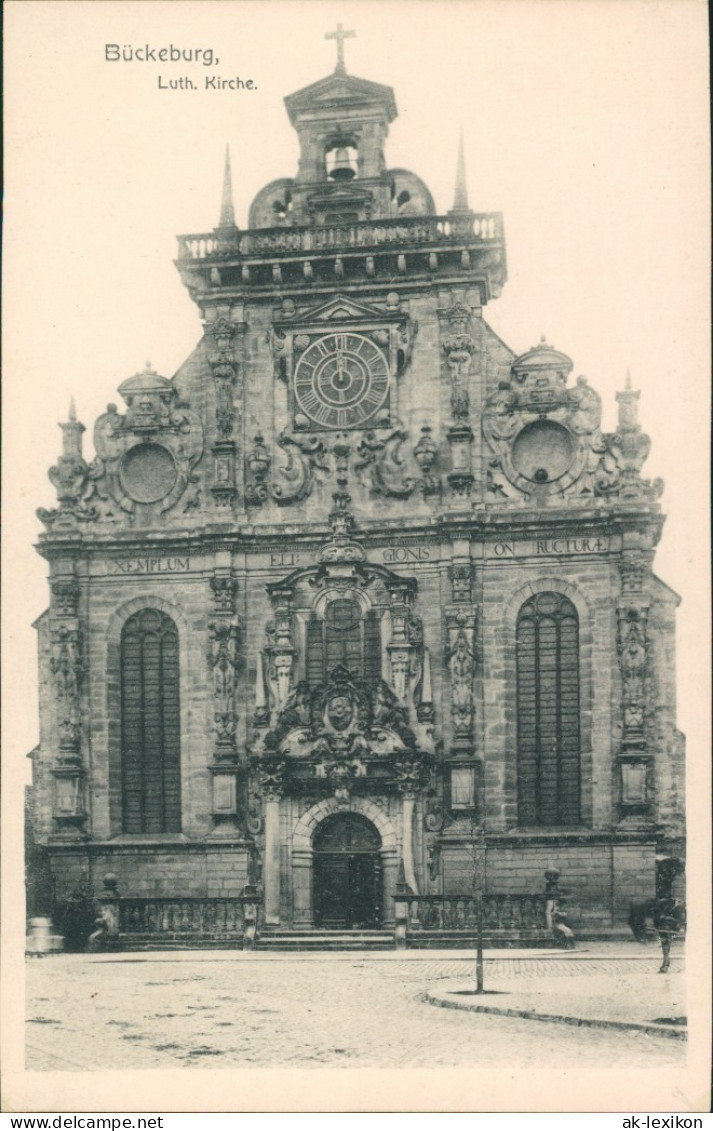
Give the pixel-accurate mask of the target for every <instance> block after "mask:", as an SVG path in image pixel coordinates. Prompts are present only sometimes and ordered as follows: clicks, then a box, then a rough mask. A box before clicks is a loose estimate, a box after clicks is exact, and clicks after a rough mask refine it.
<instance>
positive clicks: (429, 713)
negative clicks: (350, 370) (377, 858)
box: [254, 437, 433, 753]
mask: <svg viewBox="0 0 713 1131" xmlns="http://www.w3.org/2000/svg"><path fill="white" fill-rule="evenodd" d="M334 450H335V455H336V457H337V461H338V463H337V466H338V473H337V479H338V484H339V487H340V489H339V490H338V491H336V492H335V493H334V508H333V510H332V512H331V514H330V516H329V522H330V526H331V527H332V534H331V536H330V538H329V539H328V540H327V542H326V543H325V545H324V546H323V547H322V549H321V550H320V551H319V554H318V563H317V564H315V565H314V566H309V567H306V568H303V569H298V570H295V571H293V573H291V574H289V575H288V576H287V577H285V578H284V579H283V580H282V581H280V582H277V583H274V584H270V585H268V586H267V591H268V595H269V597H270V600H271V603H272V608H273V615H272V619H271V620H270V621H269V622H268V624H267V625H266V642H265V646H264V649H263V651H262V655H261V656H260V657H258V661H257V663H256V670H255V681H256V688H255V716H254V723H255V726H256V727H259V728H263V727H267V728H268V730H269V733H270V734H273V735H274V732H275V730H276V728H278V729H279V730H280V734H282V732H283V730H284V726H285V721H284V720H285V719H287V721H288V722H289V723H290V725H291V726H292V725H293V724H294V726H297V720H298V718H299V722H300V725H306V720H307V713H308V702H307V693H308V691H309V688H308V684H307V682H306V675H307V667H306V664H307V659H306V656H307V639H308V629H309V630H310V631H312V630H313V629H316V631H317V634H318V635H319V633H320V632H321V631H322V629H321V628H320V625H323V623H324V621H325V619H326V617H327V613H328V610H329V608H330V606H331V603H332V602H333V601H335V600H344V599H348V600H349V601H352V602H353V604H354V606H355V608H357V609H360V610H361V613H360V616H361V617H363V618H368V623H369V625H371V626H372V627H371V628H370V630H369V631H370V632H371V633H373V634H374V633H375V636H374V635H372V637H371V639H372V645H370V647H371V648H372V651H371V653H370V654H371V657H372V658H371V661H370V664H371V667H370V669H369V670H370V672H371V673H372V674H371V675H370V677H369V678H370V680H372V679H373V676H374V675H375V674H376V673H377V672H378V671H379V670H380V673H381V677H382V679H381V685H380V689H379V691H378V694H376V693H375V694H376V698H375V699H374V702H373V704H372V708H371V710H372V711H373V715H374V726H375V727H378V726H380V725H381V724H382V722H385V720H386V719H387V717H388V718H396V717H397V715H398V717H399V718H401V719H402V720H404V725H406V723H405V720H408V723H407V725H408V727H409V728H410V729H411V730H412V731H413V732H414V733H415V734H416V735H417V737H418V743H419V745H420V747H421V748H422V749H424V750H428V751H432V750H433V703H432V690H431V666H430V657H429V653H428V649H427V648H426V647H425V646H424V641H423V626H422V624H421V621H420V618H419V617H418V616H417V615H416V611H415V607H414V606H415V598H416V585H415V582H414V580H413V579H412V578H405V577H401V576H399V575H398V574H395V573H393V572H392V571H390V570H388V569H387V568H386V567H384V566H382V565H376V564H372V563H369V562H367V561H366V553H365V550H364V547H363V546H362V545H361V544H360V543H359V542H358V541H357V540H356V539H355V537H354V531H355V523H354V519H353V516H352V515H351V513H350V511H349V509H348V506H349V501H350V497H349V493H348V491H347V489H346V488H347V485H348V484H347V476H346V471H345V467H346V462H347V460H348V456H349V446H348V444H347V443H346V442H345V441H344V438H343V437H342V439H341V440H340V441H339V442H338V443H337V444H336V445H335V449H334ZM364 623H367V621H366V619H365V622H364ZM310 626H311V627H310ZM374 644H375V647H376V653H374V651H373V649H374ZM325 655H326V653H325ZM317 662H318V663H319V662H320V661H319V660H318V661H317ZM322 662H324V661H322ZM324 674H325V675H326V669H325V672H324ZM310 678H311V680H312V690H314V679H315V672H314V670H312V674H311V677H310ZM355 686H356V685H355ZM310 694H311V692H310ZM310 701H311V700H310ZM288 706H289V711H288ZM397 707H398V710H397ZM283 712H288V713H287V714H286V715H283ZM399 712H402V713H401V714H399ZM280 719H282V720H283V722H282V723H280V722H279V720H280ZM389 725H391V724H389ZM334 729H335V730H338V729H339V728H338V726H337V724H336V722H335V723H334ZM273 741H274V739H269V740H268V739H267V737H265V736H263V737H262V738H261V739H259V741H258V746H257V747H256V749H260V748H262V744H263V743H264V742H267V743H268V746H269V745H270V743H272V742H273ZM297 753H299V752H297Z"/></svg>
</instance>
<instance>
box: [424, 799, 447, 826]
mask: <svg viewBox="0 0 713 1131" xmlns="http://www.w3.org/2000/svg"><path fill="white" fill-rule="evenodd" d="M444 820H445V810H444V808H443V804H442V802H441V798H440V797H439V796H438V795H437V794H435V793H429V794H428V796H427V797H426V811H425V813H424V815H423V827H424V829H425V830H426V832H427V833H438V832H440V831H441V829H442V828H443V822H444Z"/></svg>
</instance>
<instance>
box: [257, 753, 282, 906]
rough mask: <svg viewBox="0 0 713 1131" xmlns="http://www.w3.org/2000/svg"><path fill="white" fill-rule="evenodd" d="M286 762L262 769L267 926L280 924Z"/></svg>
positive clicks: (268, 765)
mask: <svg viewBox="0 0 713 1131" xmlns="http://www.w3.org/2000/svg"><path fill="white" fill-rule="evenodd" d="M284 772H285V763H284V762H282V761H277V762H269V763H266V764H265V765H263V766H261V768H260V772H259V773H260V787H261V790H262V794H263V797H264V805H265V855H264V859H263V885H264V891H265V925H266V926H276V925H277V924H278V923H279V922H280V798H281V797H282V794H283V790H284Z"/></svg>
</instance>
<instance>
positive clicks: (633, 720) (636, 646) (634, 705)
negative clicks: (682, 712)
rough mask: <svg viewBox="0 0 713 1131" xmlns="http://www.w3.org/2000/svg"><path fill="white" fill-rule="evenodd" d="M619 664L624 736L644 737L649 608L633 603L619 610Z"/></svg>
mask: <svg viewBox="0 0 713 1131" xmlns="http://www.w3.org/2000/svg"><path fill="white" fill-rule="evenodd" d="M617 617H618V637H617V646H618V653H619V667H620V670H621V682H622V716H623V724H624V729H623V739H624V742H625V743H626V742H627V740H631V739H637V738H640V737H643V728H644V719H645V712H646V659H647V653H648V641H647V635H646V622H647V610H646V608H643V607H635V606H629V607H624V608H619V609H618V610H617Z"/></svg>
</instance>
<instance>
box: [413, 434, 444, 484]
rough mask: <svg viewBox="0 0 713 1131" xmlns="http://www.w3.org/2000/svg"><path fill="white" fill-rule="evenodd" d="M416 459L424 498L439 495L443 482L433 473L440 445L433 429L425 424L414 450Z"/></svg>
mask: <svg viewBox="0 0 713 1131" xmlns="http://www.w3.org/2000/svg"><path fill="white" fill-rule="evenodd" d="M413 455H414V459H415V460H416V463H417V464H418V466H419V470H420V472H421V491H422V492H423V495H424V496H428V495H437V494H439V492H440V490H441V480H440V477H439V476H438V475H436V474H435V473H434V471H433V467H434V464H435V463H436V462H437V460H438V445H437V443H436V441H435V440H434V439H433V436H432V435H431V428H430V427H429V425H428V424H424V425H423V427H422V428H421V437H420V439H419V441H418V443H417V444H416V446H415V448H414V449H413Z"/></svg>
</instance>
